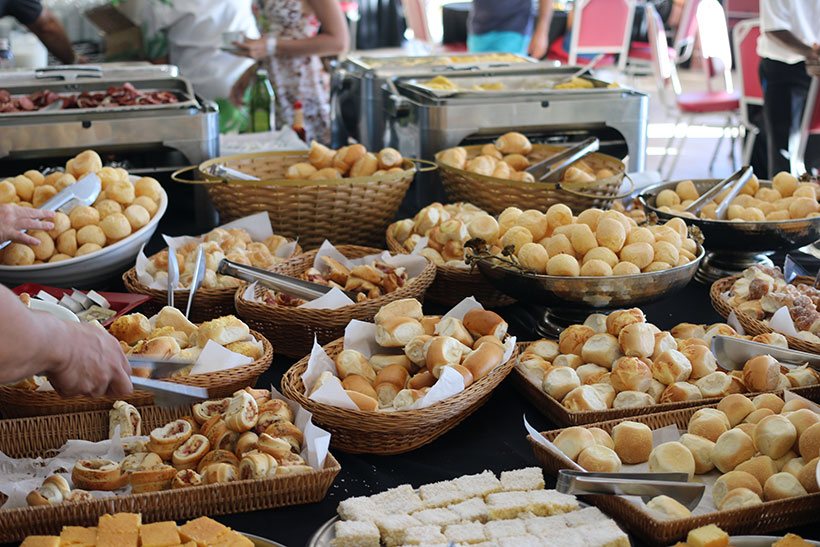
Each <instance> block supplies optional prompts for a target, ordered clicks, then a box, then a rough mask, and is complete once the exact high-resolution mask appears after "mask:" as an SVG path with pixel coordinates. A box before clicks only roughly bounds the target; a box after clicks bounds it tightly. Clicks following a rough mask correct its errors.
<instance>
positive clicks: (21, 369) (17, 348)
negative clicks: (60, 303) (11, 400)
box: [0, 286, 65, 384]
mask: <svg viewBox="0 0 820 547" xmlns="http://www.w3.org/2000/svg"><path fill="white" fill-rule="evenodd" d="M64 330H65V329H64V325H63V324H62V323H61V321H60V320H59V319H55V318H53V317H51V316H50V315H47V314H44V313H32V312H31V311H30V310H29V309H27V308H26V307H25V306H24V305H23V304H22V302H20V300H19V299H18V298H17V296H15V294H14V293H12V292H11V291H10V290H8V289H6V288H5V287H3V286H0V384H6V383H11V382H16V381H19V380H22V379H23V378H27V377H29V376H32V375H34V374H40V373H44V372H48V371H49V370H51V368H52V367H53V366H54V364H55V363H54V355H53V350H52V348H55V347H59V345H60V340H61V337H62V336H63V332H64Z"/></svg>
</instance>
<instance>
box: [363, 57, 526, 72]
mask: <svg viewBox="0 0 820 547" xmlns="http://www.w3.org/2000/svg"><path fill="white" fill-rule="evenodd" d="M348 61H349V62H350V63H352V64H353V65H355V66H358V67H360V68H362V69H364V70H379V69H382V68H388V69H390V70H391V71H394V70H396V69H418V68H431V67H443V66H452V67H454V68H455V67H463V66H468V65H472V66H485V67H486V66H494V65H495V66H497V65H510V64H521V63H537V62H538V61H537V60H536V59H533V58H532V57H526V56H524V55H517V54H515V53H456V54H450V55H420V56H405V55H396V56H391V57H367V56H362V57H359V56H352V57H349V58H348Z"/></svg>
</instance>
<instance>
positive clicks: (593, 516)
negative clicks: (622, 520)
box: [562, 507, 609, 528]
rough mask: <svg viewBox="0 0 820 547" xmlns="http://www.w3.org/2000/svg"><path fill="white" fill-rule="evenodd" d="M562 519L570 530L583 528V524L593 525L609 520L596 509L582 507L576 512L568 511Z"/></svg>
mask: <svg viewBox="0 0 820 547" xmlns="http://www.w3.org/2000/svg"><path fill="white" fill-rule="evenodd" d="M562 517H563V518H564V520H565V521H566V523H567V526H569V527H570V528H574V527H576V526H583V525H584V524H594V523H596V522H600V521H602V520H606V519H608V518H609V517H608V516H606V515H605V514H603V513H602V512H601V510H600V509H598V508H597V507H584V508H583V509H579V510H578V511H570V512H569V513H564V514H563V515H562Z"/></svg>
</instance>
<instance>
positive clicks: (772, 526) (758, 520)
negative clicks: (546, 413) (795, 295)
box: [527, 405, 820, 545]
mask: <svg viewBox="0 0 820 547" xmlns="http://www.w3.org/2000/svg"><path fill="white" fill-rule="evenodd" d="M709 406H711V407H714V406H716V405H709ZM700 408H704V407H702V406H701V407H697V408H687V409H682V410H673V411H671V412H662V413H659V414H647V415H645V416H635V417H631V418H629V419H630V420H632V421H635V422H640V423H644V424H646V425H648V426H649V427H650V428H651V429H658V428H661V427H664V426H667V425H673V424H674V425H677V426H678V428H680V429H682V430H684V431H685V430H686V428H687V426H688V423H689V418H690V417H691V416H692V414H694V413H695V412H696V411H697V410H698V409H700ZM621 421H623V420H611V421H608V422H599V423H595V424H591V425H592V426H595V427H600V428H601V429H603V430H604V431H606V432H607V433H610V432H611V431H612V428H613V427H615V426H616V425H617V424H619V423H620V422H621ZM561 431H562V430H560V429H556V430H553V431H547V432H544V433H543V435H544V437H546V438H547V439H548V440H550V441H552V440H554V439H555V437H557V436H558V434H559V433H561ZM527 440H529V441H530V444H531V445H532V449H533V452H534V453H535V457H536V458H538V461H539V462H541V465H542V466H543V467H544V468H545V469H546V470H547V471H548V472H549V473H551V474H553V475H557V474H558V471H559V470H560V469H569V468H570V467H571V463H572V462H571V461H570V460H569V459H568V458H566V456H563V455H562V456H561V457H558V456H557V455H555V454H553V453H552V452H550V451H548V450H547V449H546V448H544V447H543V446H542V445H540V444H538V443H537V442H536V441H535V440H534V439H533V438H532V437H531V436H528V437H527ZM584 499H585V500H586V501H588V502H589V503H592V504H594V505H597V506H598V507H599V508H600V509H601V510H602V511H604V512H606V513H607V514H608V515H609V516H610V517H612V518H614V519H615V520H617V521H618V523H619V524H621V525H623V526H625V527H626V528H627V530H628V531H629V532H630V533H632V534H634V535H635V536H637V537H638V538H640V539H641V540H642V541H645V542H647V544H648V545H671V544H673V543H675V542H676V541H678V540H684V539H685V538H686V534H688V533H689V530H691V529H693V528H697V527H699V526H705V525H707V524H717V525H718V526H720V527H721V528H722V529H723V530H725V531H726V532H728V533H730V534H732V535H742V534H764V533H766V532H773V531H776V530H788V529H790V528H793V527H796V526H802V525H806V524H809V523H811V522H814V521H816V520H818V519H820V512H818V510H817V509H818V507H820V493H815V494H809V495H807V496H799V497H796V498H789V499H785V500H779V501H768V502H765V503H763V504H762V505H758V506H755V507H747V508H744V509H736V510H733V511H715V512H713V513H707V514H704V515H698V516H694V517H691V518H686V519H675V520H658V519H656V518H654V517H653V516H652V515H651V514H650V513H649V512H647V511H642V510H640V509H638V508H637V507H636V506H635V505H634V504H632V503H631V502H629V501H627V500H625V499H624V498H622V497H620V496H584Z"/></svg>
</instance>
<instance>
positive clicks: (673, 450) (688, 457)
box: [649, 441, 695, 480]
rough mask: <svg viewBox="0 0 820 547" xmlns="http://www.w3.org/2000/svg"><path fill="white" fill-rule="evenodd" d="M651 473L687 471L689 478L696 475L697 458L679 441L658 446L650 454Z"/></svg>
mask: <svg viewBox="0 0 820 547" xmlns="http://www.w3.org/2000/svg"><path fill="white" fill-rule="evenodd" d="M649 471H650V473H687V474H688V475H689V480H692V477H694V476H695V458H694V457H693V456H692V453H691V452H689V449H688V448H686V447H685V446H684V445H683V444H681V443H679V442H674V441H673V442H668V443H663V444H660V445H658V446H656V447H655V448H654V449H652V452H650V454H649Z"/></svg>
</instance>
